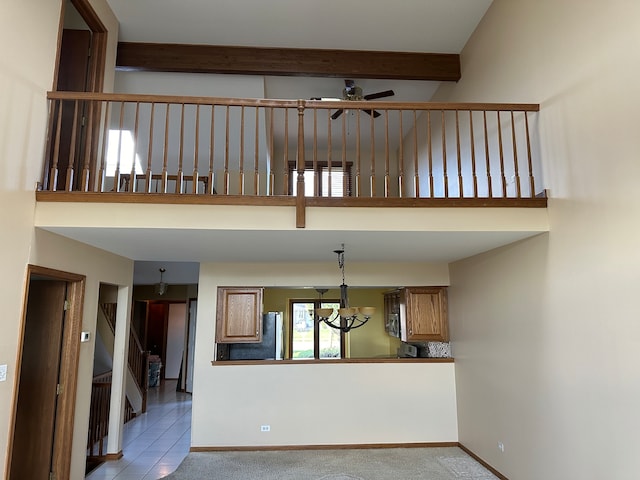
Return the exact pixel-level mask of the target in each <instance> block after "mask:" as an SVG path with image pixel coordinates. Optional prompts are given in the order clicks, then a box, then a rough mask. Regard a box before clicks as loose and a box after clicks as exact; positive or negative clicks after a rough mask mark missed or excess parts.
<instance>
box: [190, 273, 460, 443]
mask: <svg viewBox="0 0 640 480" xmlns="http://www.w3.org/2000/svg"><path fill="white" fill-rule="evenodd" d="M337 276H339V272H338V271H337V269H336V266H335V264H334V263H333V262H330V263H290V264H248V263H243V264H237V263H206V264H202V265H201V268H200V283H199V285H200V287H199V298H198V314H197V315H198V320H197V335H196V351H195V355H196V358H195V370H194V391H193V410H192V411H193V418H192V446H195V447H211V446H257V445H318V444H359V443H360V444H362V443H405V442H407V443H411V442H455V441H457V420H456V400H455V386H454V365H453V364H452V363H446V364H411V363H410V362H408V363H395V364H333V365H331V364H328V365H284V364H283V365H255V366H253V365H251V366H231V365H219V364H218V365H215V366H212V364H211V361H212V360H213V358H214V338H215V311H216V291H217V287H218V286H223V285H224V286H233V285H257V286H292V287H296V286H311V285H331V284H335V283H336V281H339V279H338V278H337ZM348 280H349V284H350V285H352V286H376V285H388V284H391V285H404V284H407V285H447V284H448V281H449V275H448V268H447V266H446V265H444V264H438V265H432V264H357V263H354V264H350V265H349V279H348ZM363 328H366V326H365V327H363ZM353 334H354V335H357V333H353ZM345 405H347V406H349V408H348V410H347V411H345V410H344V409H343V408H341V407H342V406H345ZM265 424H268V425H270V426H271V432H269V433H261V432H260V426H261V425H265Z"/></svg>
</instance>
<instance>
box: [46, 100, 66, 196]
mask: <svg viewBox="0 0 640 480" xmlns="http://www.w3.org/2000/svg"><path fill="white" fill-rule="evenodd" d="M63 102H64V101H63V100H60V102H59V103H58V121H57V125H56V137H55V141H54V144H53V161H52V162H51V174H50V175H51V180H50V181H49V190H51V191H52V192H55V191H56V190H57V189H58V158H59V156H60V131H61V129H62V104H63Z"/></svg>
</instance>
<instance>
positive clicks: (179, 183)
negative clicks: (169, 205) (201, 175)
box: [174, 103, 184, 194]
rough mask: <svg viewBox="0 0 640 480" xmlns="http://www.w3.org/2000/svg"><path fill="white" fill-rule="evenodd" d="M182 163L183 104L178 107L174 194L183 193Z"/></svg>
mask: <svg viewBox="0 0 640 480" xmlns="http://www.w3.org/2000/svg"><path fill="white" fill-rule="evenodd" d="M183 162H184V103H182V104H181V105H180V151H179V152H178V171H177V172H176V185H175V189H174V191H175V193H179V194H182V193H183V185H182V184H183V181H184V178H183V171H182V166H183V164H184V163H183Z"/></svg>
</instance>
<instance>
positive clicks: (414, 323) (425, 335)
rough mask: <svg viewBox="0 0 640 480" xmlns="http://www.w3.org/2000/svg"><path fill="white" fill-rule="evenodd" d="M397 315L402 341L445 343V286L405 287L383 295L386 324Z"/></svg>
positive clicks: (391, 332)
mask: <svg viewBox="0 0 640 480" xmlns="http://www.w3.org/2000/svg"><path fill="white" fill-rule="evenodd" d="M396 314H397V315H398V316H399V324H400V325H399V327H400V328H399V330H400V332H399V335H394V333H395V332H394V331H392V328H389V334H390V335H394V336H399V337H400V339H401V340H402V341H403V342H409V343H411V342H448V341H449V321H448V318H447V289H446V287H405V288H401V289H399V290H397V291H394V292H389V293H387V294H385V319H386V322H387V324H388V325H389V327H391V326H392V323H393V320H394V319H395V318H396Z"/></svg>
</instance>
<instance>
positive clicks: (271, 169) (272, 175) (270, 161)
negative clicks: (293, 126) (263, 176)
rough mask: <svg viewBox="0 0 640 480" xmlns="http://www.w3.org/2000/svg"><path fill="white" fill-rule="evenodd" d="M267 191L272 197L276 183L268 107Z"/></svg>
mask: <svg viewBox="0 0 640 480" xmlns="http://www.w3.org/2000/svg"><path fill="white" fill-rule="evenodd" d="M268 110H269V140H268V141H269V158H268V159H267V160H268V165H269V190H268V191H267V195H273V193H274V191H275V188H274V183H275V181H276V174H275V172H274V168H275V164H274V162H273V107H269V109H268Z"/></svg>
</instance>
